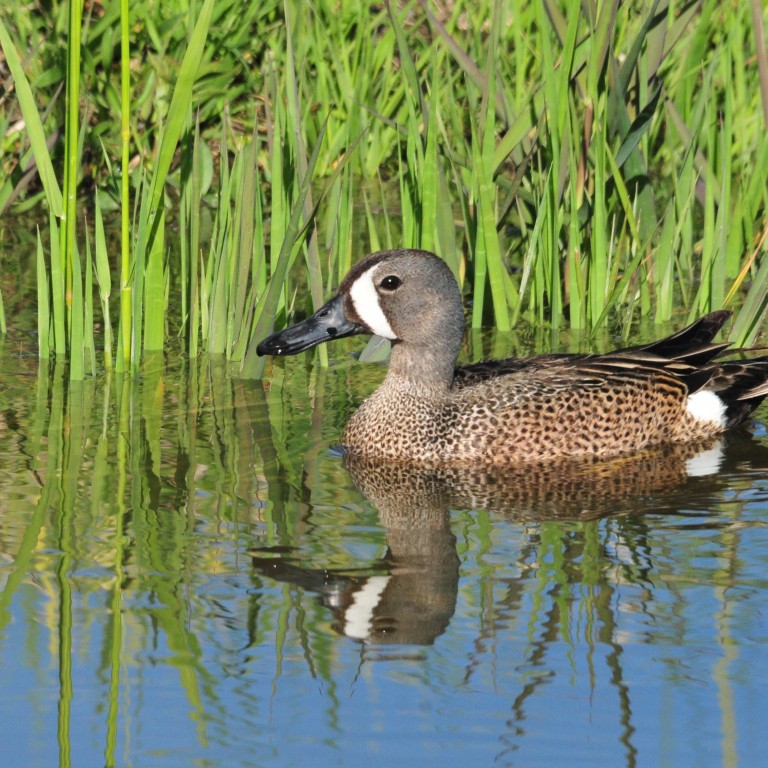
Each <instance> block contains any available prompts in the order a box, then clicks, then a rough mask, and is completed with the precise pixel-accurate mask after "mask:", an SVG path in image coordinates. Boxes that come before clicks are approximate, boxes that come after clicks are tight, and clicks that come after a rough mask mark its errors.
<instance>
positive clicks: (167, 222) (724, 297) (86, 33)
mask: <svg viewBox="0 0 768 768" xmlns="http://www.w3.org/2000/svg"><path fill="white" fill-rule="evenodd" d="M255 5H256V6H258V7H249V8H247V9H243V8H242V5H241V4H238V3H236V2H235V0H224V1H223V2H219V3H215V4H214V3H212V2H211V1H210V0H207V1H206V2H201V3H195V4H192V6H191V7H190V9H189V11H188V12H186V11H183V10H182V9H180V8H177V6H176V4H175V3H174V2H171V1H169V2H167V3H164V4H161V5H160V6H159V7H158V8H150V6H149V5H148V4H145V3H142V2H140V3H137V4H133V5H131V6H129V4H127V3H126V2H125V0H123V2H122V3H121V4H119V6H110V7H109V8H105V9H103V12H102V13H101V15H100V16H98V17H97V16H86V18H85V19H83V18H82V13H81V10H79V9H78V8H79V7H78V4H77V3H76V2H74V3H71V4H70V3H54V5H53V8H52V13H53V14H54V16H55V17H56V19H57V23H58V25H59V26H61V27H63V28H66V29H67V30H68V35H67V53H66V57H65V59H62V58H61V56H60V55H59V54H57V53H56V52H55V50H54V45H55V43H56V42H57V41H55V40H53V39H51V38H50V37H49V36H47V35H46V34H45V33H44V31H43V30H42V28H41V27H40V24H39V22H38V21H37V20H36V19H35V18H34V17H32V16H30V17H27V16H25V15H24V13H23V12H22V11H20V10H19V9H14V10H9V11H3V12H2V14H1V15H0V45H2V49H3V53H4V55H5V59H6V61H7V63H8V68H9V70H10V72H11V74H12V76H13V82H14V89H15V95H14V99H12V100H9V99H6V100H5V102H3V103H2V104H0V121H1V122H0V125H4V126H6V130H9V127H10V125H11V122H12V121H11V119H10V116H11V115H12V114H13V110H14V109H17V108H18V110H19V111H20V114H21V116H22V117H23V119H24V126H25V133H24V135H23V139H24V140H18V141H17V143H16V145H15V146H14V145H13V144H11V143H9V142H6V144H5V145H4V146H3V147H2V148H0V164H2V165H3V167H5V168H6V169H8V170H9V172H8V173H7V174H6V177H7V180H6V182H5V183H4V184H3V185H2V187H1V188H0V205H10V204H14V205H17V206H20V205H28V204H29V203H30V202H31V201H32V200H34V197H35V194H36V191H35V190H36V188H35V186H34V185H33V184H32V183H31V182H30V176H29V174H25V173H23V170H24V163H25V162H27V158H28V156H29V154H30V152H31V156H33V157H34V160H35V164H36V167H37V171H38V175H39V180H40V183H39V186H38V187H37V189H39V190H40V194H42V195H44V199H45V205H46V206H47V208H48V210H49V217H48V219H47V220H46V221H45V222H44V223H43V225H42V226H41V232H40V241H39V246H38V255H37V263H38V266H39V268H40V269H42V268H44V271H45V278H44V279H42V278H39V279H38V288H39V299H38V304H39V320H38V331H39V334H40V335H39V338H40V348H39V351H40V355H41V357H47V356H48V355H52V354H55V355H60V356H64V355H66V356H68V358H69V359H70V362H71V371H70V373H71V375H72V376H73V377H74V378H82V376H84V375H87V374H88V373H89V372H91V371H92V370H93V368H94V365H95V361H94V357H93V348H94V346H98V347H99V349H100V350H103V354H102V357H103V362H101V365H102V366H103V367H106V368H109V367H111V366H113V365H114V366H115V368H116V370H118V371H127V370H133V369H135V368H136V366H137V365H138V363H139V361H140V360H141V358H142V356H143V355H144V354H145V353H149V352H152V351H158V350H163V349H167V348H168V347H169V345H170V344H172V343H175V342H174V341H173V339H174V337H175V335H176V334H179V335H180V336H181V346H182V348H183V349H184V351H185V352H186V353H187V354H189V355H191V356H195V355H197V354H199V352H200V351H206V352H209V353H212V354H217V355H222V356H224V357H225V358H226V359H227V360H229V361H231V362H232V363H233V364H234V365H235V366H236V367H237V369H238V370H240V372H241V373H243V374H244V375H255V374H257V373H258V372H260V370H261V365H262V364H261V363H259V362H257V361H256V359H255V351H254V344H253V341H254V339H255V338H256V337H257V336H259V335H260V334H264V333H266V332H268V331H269V330H270V329H271V328H272V327H273V326H274V325H275V323H282V322H286V321H288V320H289V319H290V316H291V315H293V314H295V313H305V312H307V311H309V310H310V309H312V308H316V307H317V306H318V305H319V303H320V302H321V301H322V300H323V298H324V296H325V295H327V293H328V292H329V291H330V290H331V289H332V288H333V286H334V285H335V284H337V283H338V281H339V280H340V278H341V276H342V275H343V274H344V272H345V271H346V270H347V269H348V268H349V266H350V265H351V263H353V262H354V261H355V260H356V259H358V258H359V257H360V256H361V255H363V252H364V251H365V250H367V249H368V248H379V247H398V246H405V247H423V248H428V249H431V250H435V251H437V252H438V253H440V254H441V255H442V256H443V258H445V259H446V261H447V262H448V263H449V265H450V266H451V268H452V269H453V271H454V273H455V274H456V276H457V278H458V279H459V281H460V283H461V284H462V287H463V289H464V291H465V294H466V295H467V297H468V298H471V323H472V326H473V327H474V328H479V327H481V326H483V325H487V324H493V325H494V326H495V327H496V328H498V329H500V330H508V329H510V328H511V327H512V326H513V325H514V324H515V323H516V322H517V321H518V320H519V319H521V318H526V319H528V320H533V321H536V322H537V323H546V324H552V325H553V326H559V325H562V324H566V323H567V324H569V325H570V326H571V327H574V328H585V329H591V330H593V331H594V330H595V329H597V328H599V327H600V326H602V325H603V324H605V323H612V324H613V323H617V322H618V323H619V324H620V325H621V326H622V327H623V329H624V330H625V332H626V331H627V330H628V329H629V327H630V323H631V321H632V320H634V319H637V318H638V317H652V318H653V319H654V320H656V321H657V322H663V321H667V320H669V319H670V318H671V317H672V316H673V314H674V313H677V312H679V311H680V310H681V309H682V310H683V312H684V313H685V314H687V315H690V316H693V315H696V314H699V313H701V312H703V311H706V310H707V309H710V308H714V307H718V306H722V305H723V304H734V305H736V306H740V307H741V312H740V314H739V317H738V318H737V322H736V328H735V332H736V334H737V336H738V337H739V339H740V340H741V341H746V340H747V339H751V338H754V336H755V334H756V333H757V332H758V331H759V328H760V323H761V320H762V318H763V317H764V315H765V314H766V311H767V310H768V302H767V301H766V275H765V270H764V269H763V267H762V264H763V257H764V255H765V252H766V245H765V237H764V236H763V235H764V232H765V227H766V225H765V221H764V216H765V210H766V207H767V205H768V199H767V198H768V192H766V189H767V188H768V178H767V177H768V132H767V131H766V130H765V127H766V124H765V120H766V116H765V114H763V113H764V111H765V109H766V107H765V105H766V104H768V82H765V78H764V77H763V76H762V75H761V73H760V67H759V66H758V64H759V63H760V62H761V61H764V59H765V56H764V54H765V51H764V41H762V40H761V38H760V37H759V33H757V32H753V29H757V25H756V24H755V22H754V19H755V17H756V14H757V16H759V15H760V13H764V11H763V9H762V8H761V7H760V4H759V2H757V3H756V2H752V3H751V4H750V5H749V6H744V7H742V5H738V6H736V7H734V8H728V9H726V8H724V7H722V4H720V3H718V2H716V0H704V1H703V2H702V3H700V4H691V5H687V6H685V7H684V8H677V7H676V6H671V5H670V4H669V3H668V2H666V0H653V2H649V3H647V4H645V5H644V6H642V7H641V8H638V9H632V10H631V9H629V8H628V7H627V6H626V5H625V4H621V3H619V2H616V1H615V0H614V1H611V2H606V3H602V4H600V5H599V6H597V7H595V8H593V7H592V6H589V5H584V4H582V3H580V2H578V1H577V0H562V2H555V1H554V0H542V2H541V3H535V4H510V3H504V2H501V0H496V1H494V2H490V0H488V1H487V2H484V3H479V4H478V3H475V4H469V3H464V2H459V3H456V4H454V6H453V7H451V8H450V9H448V10H446V9H444V8H442V7H440V6H433V5H431V4H429V3H427V2H419V3H416V2H413V3H410V4H408V5H406V6H405V7H403V8H400V7H395V6H394V5H393V4H391V3H386V4H384V6H382V7H381V8H373V9H372V8H371V7H370V6H369V5H368V4H365V3H362V2H360V3H355V2H353V3H344V4H342V5H341V6H339V5H337V4H328V3H317V4H314V5H312V6H307V5H306V4H301V3H298V2H295V1H294V0H283V1H282V2H281V1H279V0H273V1H272V2H266V3H261V4H255ZM35 35H42V39H43V43H42V44H41V54H40V56H39V57H37V58H39V61H38V60H37V59H35V60H32V59H30V60H29V61H25V62H22V61H21V59H20V58H19V56H18V53H17V51H19V50H23V49H24V48H25V47H26V42H25V41H26V40H29V39H32V38H33V37H34V36H35ZM745 41H747V42H748V43H749V45H747V46H745ZM118 46H119V51H117V47H118ZM750 46H751V48H750ZM761 46H762V47H761ZM115 52H117V54H118V55H115ZM56 56H59V58H56ZM113 61H114V62H117V64H116V65H115V67H114V71H113V66H112V62H113ZM61 83H64V84H65V86H66V89H65V91H64V99H63V101H64V104H63V105H62V104H61V101H62V99H61V98H60V97H59V96H57V93H58V90H57V88H58V86H59V85H60V84H61ZM78 93H79V95H80V98H79V99H78V98H77V95H78ZM117 111H119V112H120V115H121V117H120V121H119V122H116V121H114V120H112V119H111V117H112V115H114V114H115V112H117ZM83 116H87V117H88V119H87V120H84V119H83ZM56 132H60V133H61V135H62V137H63V147H64V152H63V155H62V153H61V152H60V150H59V149H58V148H57V147H56V146H55V145H54V144H52V143H50V142H49V141H48V140H49V137H51V136H52V135H54V134H55V133H56ZM27 147H29V151H28V149H27ZM118 158H119V160H118ZM100 159H103V162H99V160H100ZM87 176H90V177H91V178H92V180H93V184H94V185H95V188H96V194H95V199H96V200H98V203H99V204H98V205H97V204H96V202H93V201H91V200H82V199H81V203H85V206H86V207H87V208H88V209H91V210H92V211H93V213H92V215H89V216H87V217H86V218H85V222H86V227H87V228H89V231H92V233H93V234H92V236H91V241H92V243H93V250H92V251H91V245H90V242H91V241H87V240H86V239H85V237H84V235H79V234H78V231H77V229H76V228H75V226H74V225H75V221H76V218H75V217H76V210H75V208H74V204H75V203H76V202H77V194H76V192H77V190H78V188H79V187H78V185H79V184H80V182H81V181H82V180H83V179H84V178H86V177H87ZM59 178H61V179H62V181H63V189H64V192H63V193H62V191H61V188H60V187H59V181H58V179H59ZM14 201H16V202H14ZM108 210H119V211H120V236H119V248H118V249H117V250H119V256H118V254H117V253H116V252H113V253H112V254H110V253H109V251H110V250H112V251H114V250H115V249H114V246H112V245H108V239H107V237H106V236H105V234H104V231H105V230H104V221H105V217H106V216H108V215H109V214H108ZM206 211H208V212H210V218H211V220H212V227H211V228H210V229H208V228H205V227H203V225H202V223H201V212H206ZM171 226H173V227H174V229H173V230H171V229H170V227H171ZM177 230H178V233H179V234H178V237H176V235H172V234H171V233H172V232H176V231H177ZM176 241H177V242H176ZM94 275H95V278H96V279H95V281H93V276H94ZM115 281H116V283H115V285H116V286H117V287H116V288H115V289H113V282H115ZM94 292H95V293H96V302H95V303H96V304H97V307H98V309H97V311H94V309H95V308H94V307H93V306H92V305H93V303H94V302H93V301H92V298H91V297H92V294H93V293H94ZM177 299H178V300H177ZM114 301H117V306H112V302H114ZM115 321H116V322H117V323H118V333H117V334H116V336H115V337H114V338H113V336H112V323H113V322H115ZM94 327H97V328H101V329H103V331H100V333H99V336H98V338H95V340H94V341H91V339H92V338H93V336H94ZM325 355H326V352H325V350H322V351H321V352H320V361H321V363H324V362H325V360H326V358H325Z"/></svg>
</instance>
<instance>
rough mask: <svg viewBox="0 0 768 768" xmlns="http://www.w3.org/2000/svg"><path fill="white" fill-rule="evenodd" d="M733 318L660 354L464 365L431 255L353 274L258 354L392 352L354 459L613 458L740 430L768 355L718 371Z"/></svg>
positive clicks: (355, 429)
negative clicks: (368, 340) (347, 340)
mask: <svg viewBox="0 0 768 768" xmlns="http://www.w3.org/2000/svg"><path fill="white" fill-rule="evenodd" d="M729 316H730V312H728V311H724V310H721V311H717V312H711V313H709V314H707V315H705V316H704V317H702V318H700V319H699V320H697V321H696V322H695V323H693V324H692V325H690V326H689V327H688V328H685V329H684V330H682V331H680V332H679V333H676V334H674V335H672V336H669V337H667V338H665V339H662V340H660V341H656V342H653V343H651V344H647V345H643V346H636V347H628V348H626V349H619V350H616V351H614V352H609V353H607V354H602V355H596V354H547V355H538V356H535V357H531V358H527V359H507V360H492V361H487V362H483V363H476V364H472V365H464V366H459V367H456V359H457V357H458V353H459V347H460V345H461V341H462V338H463V335H464V312H463V308H462V302H461V294H460V291H459V287H458V285H457V283H456V279H455V278H454V276H453V273H452V272H451V270H450V269H449V267H448V266H447V264H446V263H445V262H444V261H443V260H442V259H440V258H439V257H437V256H436V255H435V254H433V253H429V252H427V251H419V250H405V249H404V250H393V251H383V252H381V253H374V254H372V255H370V256H367V257H366V258H364V259H362V260H361V261H360V262H358V263H357V264H356V265H355V266H354V267H353V268H352V269H351V270H350V271H349V273H348V274H347V275H346V277H345V278H344V279H343V280H342V282H341V285H340V286H339V288H338V290H337V291H336V294H335V295H334V296H333V298H332V299H331V300H330V301H328V302H327V303H326V304H325V305H324V306H323V307H321V308H320V309H319V310H318V311H317V312H315V314H313V315H312V316H311V317H308V318H307V319H305V320H303V321H301V322H299V323H297V324H296V325H293V326H291V327H289V328H286V329H285V330H282V331H279V332H278V333H275V334H273V335H272V336H270V337H268V338H267V339H264V340H263V341H262V342H261V343H260V344H259V345H258V348H257V351H258V353H259V354H260V355H267V354H268V355H291V354H296V353H297V352H301V351H303V350H306V349H309V348H311V347H314V346H315V345H317V344H320V343H321V342H324V341H330V340H332V339H340V338H343V337H345V336H351V335H354V334H376V335H378V336H382V337H384V338H385V339H389V340H390V341H391V342H392V354H391V359H390V363H389V371H388V373H387V376H386V378H385V380H384V382H383V383H382V384H381V386H380V387H379V388H378V389H377V390H376V391H375V392H374V393H373V394H372V395H371V396H370V397H369V398H367V399H366V400H364V401H363V403H362V404H361V405H360V407H359V408H358V410H357V411H356V412H355V413H354V414H353V416H352V417H351V418H350V420H349V422H348V423H347V425H346V427H345V429H344V432H343V435H342V444H343V446H344V448H345V449H346V451H348V452H349V453H350V454H352V455H360V456H370V457H378V458H384V459H394V460H405V461H414V462H423V463H429V464H437V465H449V464H454V465H459V464H469V463H476V462H483V463H490V464H512V463H518V462H524V461H540V460H545V459H552V458H556V457H576V456H590V455H591V456H616V455H619V454H622V453H628V452H636V451H640V450H642V449H644V448H646V447H649V446H653V445H659V444H663V443H668V442H692V441H696V440H700V439H705V438H708V437H710V436H712V435H715V434H718V433H720V432H723V431H725V430H727V429H729V428H731V427H733V426H734V425H736V424H738V423H740V422H742V421H743V420H744V419H746V418H747V416H748V415H749V414H750V413H751V412H752V411H753V410H754V409H755V408H756V407H757V406H758V405H759V403H760V402H761V401H762V400H763V398H764V397H765V396H766V395H767V394H768V357H756V358H752V359H748V360H742V361H720V360H718V358H719V357H720V355H721V354H722V353H723V351H724V350H725V349H727V347H728V344H722V343H718V344H715V343H712V340H713V338H714V336H715V334H716V333H717V332H718V331H719V330H720V328H721V327H722V326H723V324H724V323H725V321H726V320H727V319H728V317H729Z"/></svg>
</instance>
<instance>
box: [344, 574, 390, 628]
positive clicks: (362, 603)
mask: <svg viewBox="0 0 768 768" xmlns="http://www.w3.org/2000/svg"><path fill="white" fill-rule="evenodd" d="M390 578H391V577H390V576H371V578H370V579H368V581H366V582H365V584H364V585H363V586H362V588H361V589H359V590H358V591H357V592H355V595H354V597H353V598H352V605H350V606H349V608H347V610H346V611H345V613H344V634H345V635H346V636H347V637H353V638H355V640H365V639H366V638H367V637H368V636H369V635H370V634H371V622H372V620H373V612H374V611H375V610H376V606H377V605H378V604H379V598H380V597H381V593H382V592H383V591H384V588H385V587H386V586H387V584H388V583H389V579H390Z"/></svg>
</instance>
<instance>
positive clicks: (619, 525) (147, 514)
mask: <svg viewBox="0 0 768 768" xmlns="http://www.w3.org/2000/svg"><path fill="white" fill-rule="evenodd" d="M10 352H12V350H11V351H9V349H8V348H6V351H5V357H4V359H3V369H4V372H3V373H1V374H0V446H1V447H2V453H3V461H2V465H0V509H2V514H1V516H0V691H2V697H0V765H2V766H6V765H8V766H30V767H32V766H44V767H45V768H49V767H50V766H54V765H59V766H69V765H71V766H77V767H78V768H79V767H81V766H83V767H87V766H102V765H116V766H142V767H143V766H153V767H155V766H157V767H159V768H169V767H170V766H180V767H181V766H185V767H186V766H225V765H226V766H280V767H281V768H282V767H283V766H306V765H313V766H334V767H335V766H360V765H364V766H385V765H386V766H389V765H396V766H431V765H439V766H441V767H442V768H447V767H448V766H468V765H473V766H482V765H488V766H527V765H536V766H561V765H574V766H681V765H696V766H737V765H744V766H753V765H758V764H762V763H763V762H764V761H765V758H766V752H767V748H766V747H765V739H764V737H763V735H762V732H763V720H764V702H765V693H764V688H765V680H766V679H768V652H766V650H765V649H766V647H768V646H767V645H766V643H767V642H768V618H767V617H766V611H767V610H768V608H767V605H768V603H766V597H767V596H768V527H767V526H766V520H768V436H766V430H765V427H764V426H763V425H762V421H761V420H760V419H761V418H762V419H765V418H766V416H768V411H766V409H765V408H763V409H761V411H760V412H759V413H758V420H757V422H756V424H754V425H753V426H752V428H751V432H750V431H742V432H739V433H736V434H733V435H731V436H729V438H728V440H727V441H724V442H722V443H719V444H710V445H706V446H699V447H697V450H692V449H691V450H689V449H687V448H686V449H682V450H672V449H669V448H666V449H661V450H659V451H656V452H651V453H648V454H646V455H644V456H641V457H633V458H624V459H622V460H620V461H617V462H612V463H608V464H589V463H587V464H581V465H559V466H552V465H550V466H549V467H542V468H537V469H535V470H530V469H525V470H510V471H508V472H503V473H500V474H499V473H497V474H496V475H490V476H489V475H487V474H483V473H481V472H477V471H473V472H463V473H460V472H450V473H448V472H446V473H435V472H432V473H426V472H423V473H409V472H403V471H397V470H393V469H392V468H387V467H381V466H376V465H375V464H363V465H360V464H357V465H350V466H345V461H344V459H343V457H342V456H341V455H340V453H339V452H338V451H337V450H335V448H334V440H335V439H336V438H337V437H338V435H339V432H340V429H341V426H342V425H343V422H344V420H345V418H346V416H347V415H348V414H349V413H350V412H351V410H352V409H353V408H354V405H355V404H356V403H357V402H359V400H360V399H361V398H362V397H363V396H364V395H365V394H366V393H367V392H369V391H371V389H372V388H373V387H374V386H375V384H376V382H377V381H378V380H380V378H381V376H382V373H383V371H382V370H381V369H380V368H379V367H378V366H370V365H368V366H363V365H354V364H351V363H350V362H349V360H348V358H347V357H346V356H345V355H344V354H343V348H341V349H340V351H338V353H336V354H337V357H336V360H337V361H338V363H337V366H336V367H335V368H334V369H332V370H330V371H328V372H323V371H319V370H317V369H315V368H314V367H312V366H311V365H309V364H308V362H307V360H306V359H304V358H296V359H291V360H287V361H285V362H283V361H280V362H278V363H276V364H275V365H274V367H273V368H272V371H271V375H270V378H269V379H268V380H267V381H266V382H265V383H261V382H238V381H236V380H233V379H232V378H230V377H229V376H227V375H226V372H225V371H224V370H223V368H221V367H218V366H216V365H213V364H211V363H210V362H205V361H203V362H201V363H200V364H196V365H194V366H188V365H187V364H185V363H183V362H180V363H176V362H169V363H150V364H149V365H148V367H147V369H146V370H145V372H144V373H143V375H142V377H141V378H140V379H138V380H136V381H118V380H116V379H112V380H108V379H99V380H96V381H86V382H84V383H83V384H75V385H70V384H69V383H68V382H67V381H66V379H65V378H64V376H63V372H61V371H54V372H52V374H51V376H48V375H47V372H46V373H45V374H38V371H37V365H36V362H35V361H34V360H30V359H29V358H26V357H14V356H13V355H12V354H10Z"/></svg>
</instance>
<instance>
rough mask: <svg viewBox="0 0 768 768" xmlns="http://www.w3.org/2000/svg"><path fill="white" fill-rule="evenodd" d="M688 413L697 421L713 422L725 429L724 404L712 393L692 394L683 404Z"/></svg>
mask: <svg viewBox="0 0 768 768" xmlns="http://www.w3.org/2000/svg"><path fill="white" fill-rule="evenodd" d="M685 409H686V410H687V411H688V413H690V414H691V416H693V418H694V419H697V420H698V421H713V422H714V423H715V424H717V425H718V426H720V427H725V403H724V402H723V401H722V400H721V399H720V398H719V397H718V396H717V395H716V394H715V393H714V392H708V391H706V390H705V391H703V392H694V393H693V394H692V395H688V401H687V402H686V404H685Z"/></svg>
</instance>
